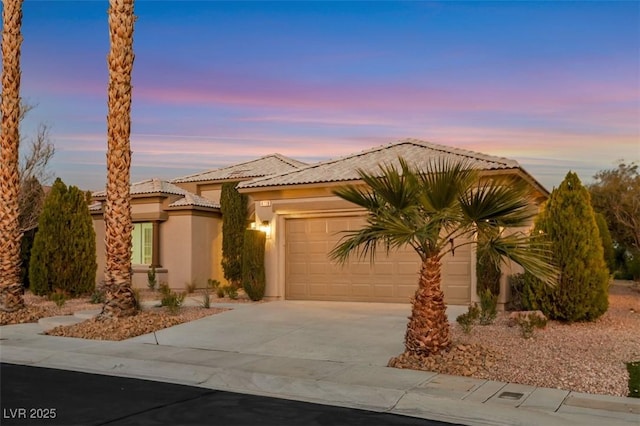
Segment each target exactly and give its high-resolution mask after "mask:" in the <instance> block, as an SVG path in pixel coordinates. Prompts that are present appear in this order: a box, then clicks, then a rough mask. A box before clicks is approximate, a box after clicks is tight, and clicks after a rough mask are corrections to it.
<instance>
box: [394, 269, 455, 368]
mask: <svg viewBox="0 0 640 426" xmlns="http://www.w3.org/2000/svg"><path fill="white" fill-rule="evenodd" d="M441 267H442V265H441V263H440V260H439V259H438V258H437V257H430V258H427V259H426V260H424V261H423V262H422V266H421V268H420V281H419V282H418V289H417V290H416V294H415V296H414V298H413V299H412V304H413V306H412V309H411V316H410V317H409V323H408V324H407V333H406V334H405V339H404V342H405V349H406V352H408V353H410V354H412V355H418V356H428V355H430V354H435V353H438V352H440V351H442V350H444V349H447V348H448V347H449V345H450V344H451V338H450V335H449V321H448V320H447V307H446V305H445V303H444V293H443V292H442V289H441V286H440V282H441V276H440V270H441Z"/></svg>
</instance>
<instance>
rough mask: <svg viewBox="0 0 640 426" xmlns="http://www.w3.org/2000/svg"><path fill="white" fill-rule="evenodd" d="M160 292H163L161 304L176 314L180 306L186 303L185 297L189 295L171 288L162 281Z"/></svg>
mask: <svg viewBox="0 0 640 426" xmlns="http://www.w3.org/2000/svg"><path fill="white" fill-rule="evenodd" d="M159 290H160V294H162V299H160V306H164V307H166V308H167V310H168V311H169V312H170V313H172V314H175V313H177V312H178V311H179V310H180V307H181V306H182V304H183V303H184V299H185V298H186V297H187V294H186V293H184V292H182V293H176V292H175V291H172V290H171V289H170V288H169V284H167V283H162V284H160V289H159Z"/></svg>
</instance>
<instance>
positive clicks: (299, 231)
mask: <svg viewBox="0 0 640 426" xmlns="http://www.w3.org/2000/svg"><path fill="white" fill-rule="evenodd" d="M365 222H366V221H365V219H364V218H363V217H355V216H354V217H326V218H312V219H287V220H286V222H285V234H286V237H285V247H286V248H285V255H286V258H285V264H286V277H285V292H286V293H285V296H286V298H288V299H310V300H345V301H373V302H375V301H377V302H409V301H410V299H411V297H413V295H414V293H415V290H416V288H417V283H418V273H419V270H420V258H419V257H418V255H417V254H416V253H415V252H414V251H413V249H412V248H411V247H406V248H402V249H400V250H396V251H392V252H390V253H389V255H388V256H387V255H386V254H385V253H384V247H379V249H381V250H379V252H378V254H377V255H376V258H375V262H374V264H373V265H371V263H370V262H369V258H368V257H366V258H364V259H361V258H358V256H357V255H355V256H352V257H351V258H350V259H349V260H348V261H347V263H346V264H345V265H344V266H342V265H341V264H339V263H337V262H335V261H332V260H331V259H329V256H328V253H329V252H330V251H331V250H332V249H333V247H335V245H336V244H337V243H338V242H339V241H340V239H341V238H342V236H344V233H343V232H341V231H345V230H347V231H353V230H357V229H359V228H360V227H362V226H363V224H365ZM470 255H471V251H470V248H469V247H468V246H465V247H463V248H461V249H459V250H456V253H455V256H452V255H450V254H449V255H447V256H445V257H444V258H443V268H442V277H443V281H442V282H443V289H444V292H445V301H446V302H447V303H462V304H464V303H468V302H469V300H470V282H471V281H470V280H471V262H470Z"/></svg>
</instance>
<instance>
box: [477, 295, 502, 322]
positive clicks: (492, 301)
mask: <svg viewBox="0 0 640 426" xmlns="http://www.w3.org/2000/svg"><path fill="white" fill-rule="evenodd" d="M497 316H498V295H497V294H495V295H494V294H493V293H492V292H491V290H490V289H488V288H486V289H484V291H482V292H481V293H480V316H479V319H480V325H489V324H493V322H494V321H495V319H496V317H497Z"/></svg>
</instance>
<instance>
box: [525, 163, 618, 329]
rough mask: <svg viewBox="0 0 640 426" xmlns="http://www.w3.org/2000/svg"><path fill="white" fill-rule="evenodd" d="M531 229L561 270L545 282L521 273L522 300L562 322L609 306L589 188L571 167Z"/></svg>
mask: <svg viewBox="0 0 640 426" xmlns="http://www.w3.org/2000/svg"><path fill="white" fill-rule="evenodd" d="M534 232H536V233H539V234H543V235H544V236H545V237H546V238H547V239H548V241H550V243H551V250H552V252H553V259H554V261H555V263H556V265H557V266H558V267H559V269H560V277H559V280H558V285H557V286H555V287H549V286H547V285H545V284H544V283H542V282H541V281H539V280H537V279H536V278H534V277H533V276H531V274H528V273H526V274H525V289H524V305H525V308H527V309H529V310H541V311H542V312H543V313H544V314H545V315H546V316H547V317H548V318H550V319H556V320H561V321H568V322H572V321H592V320H595V319H596V318H598V317H600V316H601V315H602V314H603V313H605V312H606V311H607V308H608V305H609V301H608V284H609V273H608V271H607V266H606V264H605V261H604V254H603V249H602V243H601V240H600V234H599V231H598V227H597V225H596V219H595V215H594V213H593V209H592V208H591V203H590V199H589V192H588V191H587V190H586V189H585V188H584V186H582V183H581V182H580V179H578V176H577V175H576V174H575V173H573V172H569V173H568V174H567V176H566V177H565V179H564V181H563V182H562V183H561V184H560V187H559V188H557V189H554V191H553V192H552V193H551V196H550V198H549V201H548V202H547V205H546V208H545V209H544V210H543V211H542V212H541V213H540V215H539V216H538V218H537V219H536V223H535V227H534Z"/></svg>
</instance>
